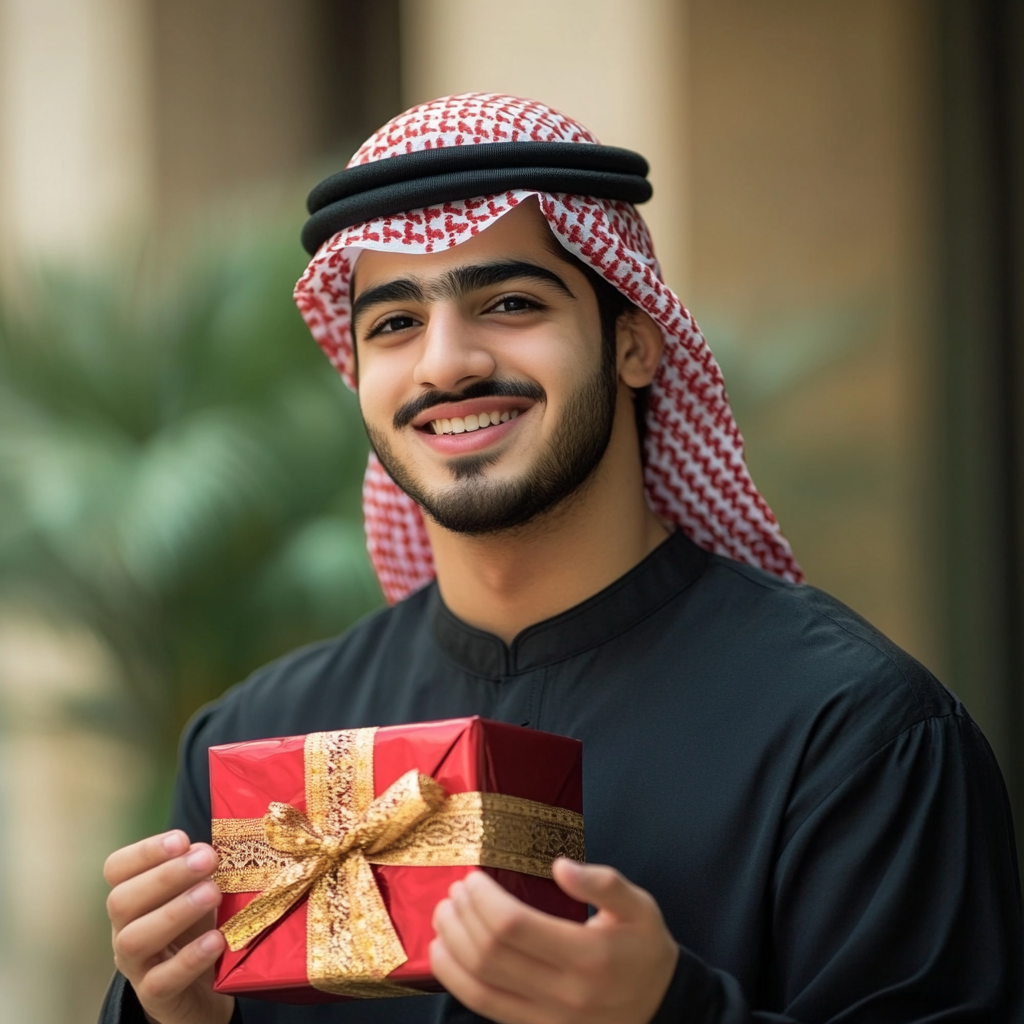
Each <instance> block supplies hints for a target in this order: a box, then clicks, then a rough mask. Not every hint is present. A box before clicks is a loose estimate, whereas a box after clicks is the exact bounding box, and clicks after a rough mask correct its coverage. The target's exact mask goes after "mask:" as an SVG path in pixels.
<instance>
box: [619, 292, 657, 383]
mask: <svg viewBox="0 0 1024 1024" xmlns="http://www.w3.org/2000/svg"><path fill="white" fill-rule="evenodd" d="M615 341H616V348H617V350H618V362H619V379H620V380H621V381H622V382H623V384H625V385H627V386H628V387H631V388H633V389H634V390H639V389H640V388H645V387H647V385H648V384H650V383H651V381H652V380H654V374H655V373H656V372H657V369H658V363H660V362H661V353H662V350H663V349H664V348H665V339H664V337H663V336H662V333H661V328H660V327H659V326H658V325H657V324H656V323H655V322H654V321H653V320H652V319H651V318H650V317H649V316H648V315H647V314H646V313H645V312H644V311H643V310H641V309H631V310H629V312H627V313H623V314H622V316H620V317H619V321H618V323H617V324H616V325H615Z"/></svg>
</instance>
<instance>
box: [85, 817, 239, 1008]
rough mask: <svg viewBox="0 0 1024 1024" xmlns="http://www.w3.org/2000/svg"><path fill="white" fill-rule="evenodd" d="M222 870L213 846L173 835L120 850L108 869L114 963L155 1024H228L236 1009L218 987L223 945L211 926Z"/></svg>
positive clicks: (159, 837)
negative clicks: (217, 871) (216, 875)
mask: <svg viewBox="0 0 1024 1024" xmlns="http://www.w3.org/2000/svg"><path fill="white" fill-rule="evenodd" d="M216 866H217V854H216V853H214V851H213V847H211V846H207V845H206V844H205V843H194V844H190V843H189V840H188V836H186V835H185V833H184V832H180V831H173V832H167V833H165V834H164V835H162V836H152V837H151V838H149V839H143V840H142V841H141V842H138V843H134V844H133V845H132V846H126V847H124V849H122V850H117V851H116V852H115V853H112V854H111V855H110V856H109V857H108V858H107V863H106V864H105V865H104V867H103V875H104V877H105V878H106V880H107V882H108V884H109V885H110V886H112V889H111V892H110V896H109V897H108V898H107V914H108V915H109V917H110V923H111V925H112V927H113V945H114V963H115V964H116V965H117V968H118V970H120V971H121V973H122V974H123V975H124V976H125V977H126V978H127V979H128V980H129V981H130V982H131V985H132V988H133V989H135V994H136V995H137V996H138V997H139V1002H140V1003H141V1004H142V1008H143V1010H145V1012H146V1016H147V1018H148V1019H149V1020H150V1021H153V1022H157V1024H227V1021H229V1020H230V1019H231V1014H232V1012H233V1011H234V1003H235V1001H234V999H233V998H232V997H230V996H223V995H218V994H217V993H215V992H214V991H213V987H212V983H213V965H214V963H215V962H216V960H217V957H219V956H220V954H221V953H223V952H224V948H225V941H224V936H223V935H221V933H220V932H219V931H217V930H216V929H214V927H213V924H214V909H215V908H216V907H217V905H218V904H219V903H220V901H221V894H220V891H219V890H218V889H217V886H216V885H215V884H214V883H213V880H212V879H211V878H210V875H211V874H212V873H213V869H214V868H215V867H216Z"/></svg>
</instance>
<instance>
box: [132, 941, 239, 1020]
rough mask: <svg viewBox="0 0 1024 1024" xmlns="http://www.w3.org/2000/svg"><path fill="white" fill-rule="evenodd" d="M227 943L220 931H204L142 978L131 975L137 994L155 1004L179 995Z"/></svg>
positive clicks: (215, 958) (147, 1002)
mask: <svg viewBox="0 0 1024 1024" xmlns="http://www.w3.org/2000/svg"><path fill="white" fill-rule="evenodd" d="M225 945H226V942H225V939H224V936H223V935H221V933H220V932H218V931H215V930H214V931H208V932H205V933H204V934H203V935H200V936H199V938H197V939H196V940H194V941H193V942H190V943H189V944H188V945H187V946H183V947H182V948H181V949H179V950H178V952H177V953H175V954H174V956H172V957H169V958H168V959H166V960H164V961H163V963H159V964H156V965H155V966H153V967H151V968H150V969H149V970H148V971H146V973H145V974H144V975H143V976H142V977H141V978H138V979H135V978H132V979H131V981H132V987H133V988H134V989H135V993H136V995H137V996H138V997H139V999H140V1000H141V1001H142V1003H143V1004H144V1005H147V1006H153V1007H156V1006H158V1005H159V1004H160V1003H167V1002H168V1001H173V1000H175V999H177V998H179V997H180V994H181V993H182V992H184V991H185V990H186V989H187V988H188V987H189V985H191V984H192V983H193V982H194V981H195V980H196V979H197V978H199V977H200V976H201V975H203V974H204V973H205V972H206V971H208V970H209V969H210V968H211V967H212V966H213V965H214V963H216V960H217V957H219V956H220V955H221V953H223V952H224V947H225Z"/></svg>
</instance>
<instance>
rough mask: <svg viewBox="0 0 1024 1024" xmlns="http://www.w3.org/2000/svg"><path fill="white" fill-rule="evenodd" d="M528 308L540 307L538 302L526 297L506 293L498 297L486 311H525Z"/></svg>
mask: <svg viewBox="0 0 1024 1024" xmlns="http://www.w3.org/2000/svg"><path fill="white" fill-rule="evenodd" d="M529 309H540V303H538V302H534V301H533V300H532V299H527V298H525V297H524V296H522V295H506V296H505V297H504V298H503V299H499V300H498V301H497V302H496V303H495V304H494V305H493V306H491V308H490V310H488V312H490V313H525V312H526V311H527V310H529Z"/></svg>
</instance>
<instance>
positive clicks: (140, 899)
mask: <svg viewBox="0 0 1024 1024" xmlns="http://www.w3.org/2000/svg"><path fill="white" fill-rule="evenodd" d="M216 866H217V854H216V853H215V852H214V850H213V847H212V846H207V845H206V844H205V843H196V844H195V845H194V846H193V847H192V848H191V849H190V850H188V852H187V853H186V854H185V856H183V857H175V858H173V859H172V860H168V861H165V862H164V863H160V864H157V865H156V866H155V867H151V868H150V869H149V870H148V871H143V872H141V873H140V874H137V875H134V876H131V877H129V878H127V879H126V880H125V881H123V882H121V883H120V884H119V885H116V886H115V887H114V888H113V889H112V890H111V891H110V895H109V896H108V897H107V915H108V916H109V917H110V922H111V924H113V926H114V928H115V930H117V929H120V928H123V927H124V926H125V925H126V924H128V923H129V922H130V921H134V920H136V919H137V918H139V917H142V916H143V915H144V914H148V913H149V912H150V911H152V910H156V909H157V908H158V907H162V906H163V905H164V904H165V903H167V902H168V901H170V900H172V899H174V897H176V896H178V895H179V894H180V893H183V892H185V891H186V890H188V889H190V888H191V887H192V886H194V885H195V884H196V883H197V882H199V881H200V880H201V879H203V878H208V877H209V876H210V875H211V874H212V873H213V870H214V868H216Z"/></svg>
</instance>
